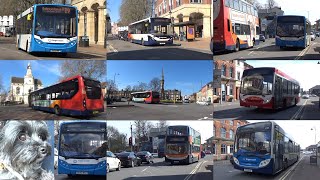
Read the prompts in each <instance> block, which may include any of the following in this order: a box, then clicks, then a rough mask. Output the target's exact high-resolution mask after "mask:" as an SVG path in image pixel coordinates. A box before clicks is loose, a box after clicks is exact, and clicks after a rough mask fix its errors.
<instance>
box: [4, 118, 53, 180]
mask: <svg viewBox="0 0 320 180" xmlns="http://www.w3.org/2000/svg"><path fill="white" fill-rule="evenodd" d="M48 139H49V132H48V127H47V124H46V122H44V121H7V122H6V124H5V126H4V127H3V128H2V129H1V130H0V179H1V180H3V179H8V180H9V179H10V180H54V175H53V173H52V172H50V171H46V170H44V169H43V168H42V167H41V166H42V162H43V160H44V159H45V158H46V157H47V156H49V155H50V154H51V145H50V144H49V142H48Z"/></svg>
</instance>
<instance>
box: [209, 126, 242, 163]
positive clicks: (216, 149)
mask: <svg viewBox="0 0 320 180" xmlns="http://www.w3.org/2000/svg"><path fill="white" fill-rule="evenodd" d="M245 124H248V121H245V120H214V121H213V137H212V138H210V139H208V140H207V143H208V144H211V151H212V153H213V160H224V159H227V157H228V156H229V155H230V154H231V153H232V152H233V149H234V147H233V143H234V137H235V134H236V130H237V128H238V127H239V126H243V125H245Z"/></svg>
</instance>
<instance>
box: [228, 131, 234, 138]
mask: <svg viewBox="0 0 320 180" xmlns="http://www.w3.org/2000/svg"><path fill="white" fill-rule="evenodd" d="M229 133H230V139H233V138H234V137H233V136H234V132H233V130H232V129H230V132H229Z"/></svg>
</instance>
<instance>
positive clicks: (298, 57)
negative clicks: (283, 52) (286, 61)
mask: <svg viewBox="0 0 320 180" xmlns="http://www.w3.org/2000/svg"><path fill="white" fill-rule="evenodd" d="M311 46H313V43H312V44H310V45H309V46H308V47H306V48H305V49H304V50H303V51H301V53H300V54H299V55H298V56H297V57H296V58H294V60H299V59H300V57H302V56H304V55H305V53H306V52H307V51H308V50H309V49H310V48H311Z"/></svg>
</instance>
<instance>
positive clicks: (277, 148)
mask: <svg viewBox="0 0 320 180" xmlns="http://www.w3.org/2000/svg"><path fill="white" fill-rule="evenodd" d="M274 139H275V141H274V142H275V143H274V147H273V149H274V152H273V153H274V155H275V159H274V170H273V173H276V172H278V171H280V170H281V169H282V167H283V152H282V151H283V150H284V148H283V143H284V142H283V141H282V139H283V136H282V134H281V133H279V132H278V131H277V130H275V135H274Z"/></svg>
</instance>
